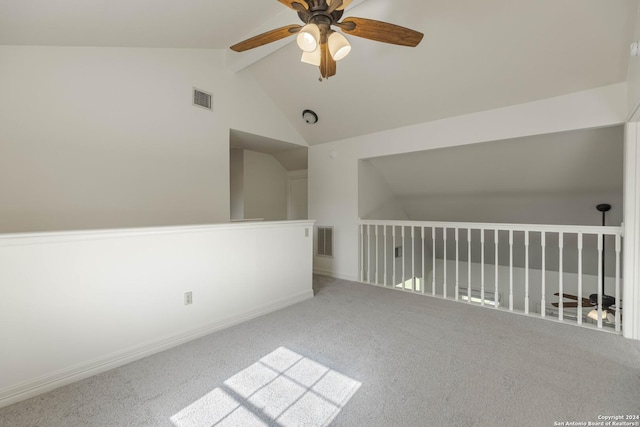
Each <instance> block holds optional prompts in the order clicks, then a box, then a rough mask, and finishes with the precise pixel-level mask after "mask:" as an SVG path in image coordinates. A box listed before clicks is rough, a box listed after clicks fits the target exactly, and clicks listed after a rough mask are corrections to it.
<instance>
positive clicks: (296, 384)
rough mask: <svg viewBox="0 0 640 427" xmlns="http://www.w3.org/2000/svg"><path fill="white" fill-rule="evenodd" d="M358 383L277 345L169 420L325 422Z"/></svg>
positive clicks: (182, 426)
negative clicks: (273, 349) (276, 347)
mask: <svg viewBox="0 0 640 427" xmlns="http://www.w3.org/2000/svg"><path fill="white" fill-rule="evenodd" d="M360 386H361V383H360V382H358V381H356V380H354V379H353V378H349V377H348V376H346V375H344V374H341V373H340V372H337V371H335V370H333V369H330V368H328V367H326V366H324V365H322V364H321V363H318V362H316V361H313V360H311V359H309V358H307V357H304V356H302V355H300V354H298V353H296V352H294V351H291V350H289V349H287V348H285V347H280V348H278V349H276V350H275V351H273V352H271V353H269V354H268V355H266V356H264V357H263V358H262V359H260V360H259V361H258V362H256V363H254V364H253V365H251V366H249V367H247V368H246V369H244V370H242V371H240V372H238V373H237V374H235V375H233V376H232V377H230V378H229V379H227V380H226V381H224V383H223V385H222V386H220V387H216V388H215V389H213V390H212V391H210V392H209V393H207V394H205V395H204V396H202V397H201V398H200V399H198V400H196V401H195V402H193V403H191V404H190V405H189V406H187V407H185V408H184V409H182V410H181V411H180V412H178V413H176V414H175V415H173V416H172V417H171V418H170V419H171V422H173V424H174V425H175V426H176V427H200V426H237V425H242V426H266V425H269V424H273V423H274V422H275V424H277V425H281V426H284V427H288V426H298V425H309V426H326V425H328V424H329V423H331V421H332V420H333V419H334V418H335V417H336V415H338V413H339V412H340V410H341V409H342V408H343V407H344V406H345V405H346V404H347V402H348V401H349V400H350V399H351V397H352V396H353V395H354V394H355V393H356V391H357V390H358V389H359V388H360Z"/></svg>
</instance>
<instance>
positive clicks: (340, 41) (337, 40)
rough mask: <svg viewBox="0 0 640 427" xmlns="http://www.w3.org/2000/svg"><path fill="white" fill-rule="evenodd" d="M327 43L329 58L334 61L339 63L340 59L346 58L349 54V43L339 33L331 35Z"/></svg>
mask: <svg viewBox="0 0 640 427" xmlns="http://www.w3.org/2000/svg"><path fill="white" fill-rule="evenodd" d="M327 43H329V52H331V57H332V58H333V59H334V60H335V61H340V60H341V59H342V58H344V57H345V56H347V55H348V54H349V52H351V45H350V44H349V41H348V40H347V39H346V37H345V36H343V35H342V34H340V33H337V32H333V33H331V35H330V36H329V40H328V41H327Z"/></svg>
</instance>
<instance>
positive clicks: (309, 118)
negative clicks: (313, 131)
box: [302, 110, 318, 125]
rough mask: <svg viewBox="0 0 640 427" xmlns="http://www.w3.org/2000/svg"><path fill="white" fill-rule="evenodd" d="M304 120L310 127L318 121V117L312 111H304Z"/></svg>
mask: <svg viewBox="0 0 640 427" xmlns="http://www.w3.org/2000/svg"><path fill="white" fill-rule="evenodd" d="M302 118H303V119H304V121H305V122H307V123H309V124H310V125H312V124H314V123H316V122H317V121H318V115H317V114H316V113H314V112H313V111H311V110H304V111H303V112H302Z"/></svg>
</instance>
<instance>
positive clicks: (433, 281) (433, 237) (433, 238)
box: [431, 227, 436, 295]
mask: <svg viewBox="0 0 640 427" xmlns="http://www.w3.org/2000/svg"><path fill="white" fill-rule="evenodd" d="M431 243H432V244H433V248H432V252H433V264H432V268H431V276H432V277H431V295H435V294H436V228H435V227H431Z"/></svg>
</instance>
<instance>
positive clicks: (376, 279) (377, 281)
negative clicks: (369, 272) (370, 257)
mask: <svg viewBox="0 0 640 427" xmlns="http://www.w3.org/2000/svg"><path fill="white" fill-rule="evenodd" d="M374 227H375V228H374V229H375V230H376V233H375V234H376V276H375V278H374V281H375V282H376V285H377V284H379V283H380V275H379V274H378V258H379V257H380V255H379V253H378V226H377V225H374Z"/></svg>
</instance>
